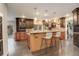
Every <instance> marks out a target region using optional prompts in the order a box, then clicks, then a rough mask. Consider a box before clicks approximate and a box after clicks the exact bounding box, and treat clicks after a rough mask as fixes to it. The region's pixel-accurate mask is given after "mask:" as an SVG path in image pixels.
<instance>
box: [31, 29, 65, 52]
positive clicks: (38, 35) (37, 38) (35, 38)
mask: <svg viewBox="0 0 79 59" xmlns="http://www.w3.org/2000/svg"><path fill="white" fill-rule="evenodd" d="M48 32H51V33H52V36H53V33H56V32H61V33H64V34H63V35H65V31H64V29H62V28H61V29H53V30H45V31H32V32H30V49H31V52H36V51H39V50H40V45H41V42H42V38H43V37H45V35H46V33H48ZM52 39H53V38H52ZM64 39H65V38H64ZM54 43H55V42H54V40H53V44H52V45H54ZM47 44H48V47H50V40H48V42H47ZM58 45H59V43H58V42H57V47H58ZM44 48H45V43H43V46H42V47H41V49H44Z"/></svg>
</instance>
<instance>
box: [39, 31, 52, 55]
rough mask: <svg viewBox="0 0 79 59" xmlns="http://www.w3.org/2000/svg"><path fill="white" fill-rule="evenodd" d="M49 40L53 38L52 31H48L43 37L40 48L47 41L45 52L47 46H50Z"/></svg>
mask: <svg viewBox="0 0 79 59" xmlns="http://www.w3.org/2000/svg"><path fill="white" fill-rule="evenodd" d="M48 40H52V33H51V32H48V33H46V36H45V37H43V38H42V41H41V46H40V49H41V48H42V46H43V42H45V48H46V49H45V54H47V47H48V44H47V43H48Z"/></svg>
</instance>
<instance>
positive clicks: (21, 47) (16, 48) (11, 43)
mask: <svg viewBox="0 0 79 59" xmlns="http://www.w3.org/2000/svg"><path fill="white" fill-rule="evenodd" d="M26 44H27V43H26V42H25V41H15V39H13V37H9V38H8V51H9V56H38V55H39V54H40V53H41V52H40V53H39V52H37V53H35V54H32V53H31V52H30V51H29V50H28V48H27V46H26ZM62 44H63V46H62V48H60V49H57V48H55V47H54V48H48V53H47V54H44V55H42V56H79V48H78V47H76V46H74V45H73V40H72V38H70V39H68V40H66V41H65V42H64V43H62ZM44 51H45V50H42V52H44Z"/></svg>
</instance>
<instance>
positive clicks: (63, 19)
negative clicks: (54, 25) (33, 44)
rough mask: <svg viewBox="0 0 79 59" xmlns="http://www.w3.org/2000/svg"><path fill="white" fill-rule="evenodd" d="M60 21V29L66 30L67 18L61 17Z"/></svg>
mask: <svg viewBox="0 0 79 59" xmlns="http://www.w3.org/2000/svg"><path fill="white" fill-rule="evenodd" d="M59 20H60V27H61V28H65V17H61V18H60V19H59Z"/></svg>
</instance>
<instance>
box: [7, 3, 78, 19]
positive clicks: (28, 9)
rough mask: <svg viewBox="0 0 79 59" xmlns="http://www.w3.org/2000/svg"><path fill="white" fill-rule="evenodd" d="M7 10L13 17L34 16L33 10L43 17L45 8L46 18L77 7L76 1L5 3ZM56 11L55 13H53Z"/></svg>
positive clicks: (70, 11)
mask: <svg viewBox="0 0 79 59" xmlns="http://www.w3.org/2000/svg"><path fill="white" fill-rule="evenodd" d="M7 7H8V12H9V14H10V15H14V17H19V16H22V15H24V16H26V17H27V18H34V17H35V16H36V15H35V10H34V8H37V11H38V12H39V15H38V17H39V18H44V13H45V10H48V12H47V14H48V16H47V18H52V17H61V16H65V15H66V14H70V13H72V10H73V9H75V8H76V7H79V4H78V3H77V4H76V3H7ZM54 12H56V14H54Z"/></svg>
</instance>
